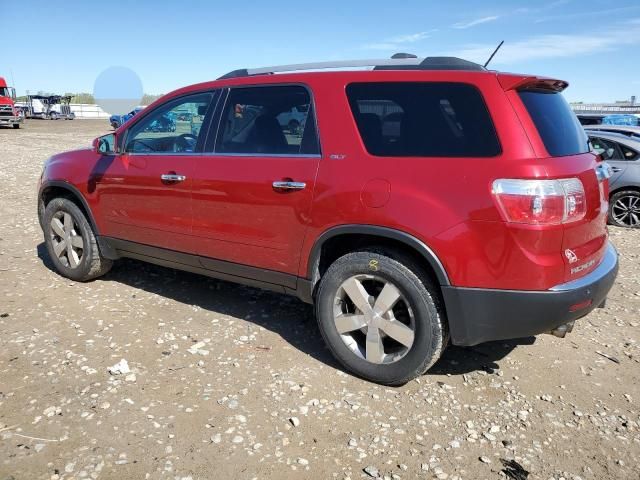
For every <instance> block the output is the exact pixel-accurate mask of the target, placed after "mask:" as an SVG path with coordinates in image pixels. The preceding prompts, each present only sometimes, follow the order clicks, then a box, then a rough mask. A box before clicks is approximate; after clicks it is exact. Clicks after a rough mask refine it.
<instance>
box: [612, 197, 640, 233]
mask: <svg viewBox="0 0 640 480" xmlns="http://www.w3.org/2000/svg"><path fill="white" fill-rule="evenodd" d="M609 223H611V224H612V225H616V226H618V227H627V228H640V192H638V191H636V190H624V191H622V192H617V193H615V194H613V195H612V196H611V200H610V201H609Z"/></svg>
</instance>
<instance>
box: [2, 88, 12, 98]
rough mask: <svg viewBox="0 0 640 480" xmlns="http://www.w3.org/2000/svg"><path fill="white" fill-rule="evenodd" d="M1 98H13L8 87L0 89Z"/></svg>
mask: <svg viewBox="0 0 640 480" xmlns="http://www.w3.org/2000/svg"><path fill="white" fill-rule="evenodd" d="M0 97H11V90H9V88H8V87H0Z"/></svg>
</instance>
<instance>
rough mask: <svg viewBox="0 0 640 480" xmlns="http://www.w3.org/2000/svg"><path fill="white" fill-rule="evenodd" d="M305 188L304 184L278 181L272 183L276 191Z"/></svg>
mask: <svg viewBox="0 0 640 480" xmlns="http://www.w3.org/2000/svg"><path fill="white" fill-rule="evenodd" d="M306 186H307V184H306V183H304V182H291V181H280V182H273V188H274V189H276V190H283V191H286V190H304V189H305V187H306Z"/></svg>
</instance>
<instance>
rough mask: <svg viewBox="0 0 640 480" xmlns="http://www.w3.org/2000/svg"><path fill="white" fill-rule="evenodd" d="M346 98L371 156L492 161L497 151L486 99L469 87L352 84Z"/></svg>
mask: <svg viewBox="0 0 640 480" xmlns="http://www.w3.org/2000/svg"><path fill="white" fill-rule="evenodd" d="M347 96H348V98H349V104H350V105H351V111H352V112H353V116H354V118H355V121H356V124H357V126H358V131H359V132H360V136H361V137H362V141H363V143H364V145H365V147H366V149H367V151H368V152H369V153H370V154H372V155H376V156H381V157H493V156H495V155H498V154H499V153H500V151H501V150H500V143H499V141H498V137H497V135H496V131H495V128H494V126H493V122H492V120H491V116H490V115H489V111H488V110H487V106H486V105H485V103H484V99H483V98H482V95H481V94H480V92H479V91H478V89H477V88H475V87H474V86H472V85H468V84H463V83H444V82H384V83H353V84H351V85H349V86H348V87H347Z"/></svg>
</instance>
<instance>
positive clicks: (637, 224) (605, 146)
mask: <svg viewBox="0 0 640 480" xmlns="http://www.w3.org/2000/svg"><path fill="white" fill-rule="evenodd" d="M585 131H586V132H587V135H589V140H590V141H591V146H592V148H593V150H594V152H596V153H598V154H599V155H600V156H601V157H602V158H603V159H604V160H606V161H607V163H609V164H610V165H611V168H612V169H613V175H612V176H611V178H610V179H609V223H611V224H612V225H616V226H618V227H629V228H640V139H636V138H632V137H629V136H627V135H623V134H620V133H612V132H607V131H603V130H590V129H585Z"/></svg>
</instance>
